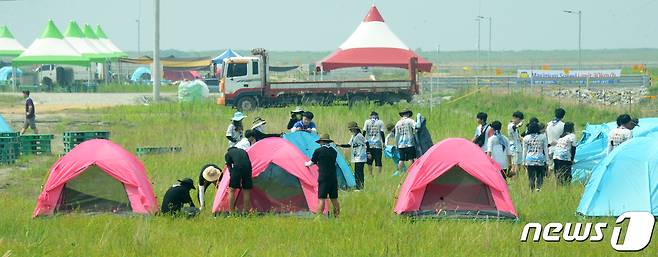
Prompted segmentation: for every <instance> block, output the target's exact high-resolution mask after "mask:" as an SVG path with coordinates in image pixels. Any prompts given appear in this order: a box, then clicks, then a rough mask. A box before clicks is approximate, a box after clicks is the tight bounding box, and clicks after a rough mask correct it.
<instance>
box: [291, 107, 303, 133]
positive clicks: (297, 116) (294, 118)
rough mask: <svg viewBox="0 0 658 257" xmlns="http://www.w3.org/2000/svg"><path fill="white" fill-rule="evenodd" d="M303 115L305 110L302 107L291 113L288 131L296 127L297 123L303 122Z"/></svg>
mask: <svg viewBox="0 0 658 257" xmlns="http://www.w3.org/2000/svg"><path fill="white" fill-rule="evenodd" d="M303 113H304V109H302V107H299V106H297V108H295V109H294V110H292V111H291V112H290V120H289V121H288V127H287V129H288V130H290V129H292V127H294V126H295V124H296V123H297V122H299V121H301V120H302V114H303Z"/></svg>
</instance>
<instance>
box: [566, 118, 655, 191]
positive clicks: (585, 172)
mask: <svg viewBox="0 0 658 257" xmlns="http://www.w3.org/2000/svg"><path fill="white" fill-rule="evenodd" d="M616 127H617V123H616V122H609V123H605V124H599V125H589V124H588V125H587V126H586V127H585V130H584V131H583V137H582V138H581V139H580V142H579V143H578V146H577V147H576V156H575V157H574V164H573V166H572V168H571V173H572V177H573V179H572V181H573V182H580V183H586V182H587V179H588V178H589V176H590V174H591V173H592V170H593V169H594V167H596V165H597V164H599V162H601V160H603V158H605V156H606V151H607V149H608V133H609V132H610V130H612V129H614V128H616ZM656 131H658V118H644V119H640V126H638V127H635V129H633V137H645V136H647V135H648V134H650V133H652V132H656Z"/></svg>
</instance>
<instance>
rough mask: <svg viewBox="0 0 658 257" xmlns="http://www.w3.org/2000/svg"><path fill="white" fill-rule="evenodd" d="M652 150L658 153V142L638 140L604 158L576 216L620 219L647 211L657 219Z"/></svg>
mask: <svg viewBox="0 0 658 257" xmlns="http://www.w3.org/2000/svg"><path fill="white" fill-rule="evenodd" d="M640 124H642V122H640ZM654 135H655V134H654ZM649 149H658V138H656V137H636V138H632V139H630V140H628V141H627V142H625V143H624V144H621V145H620V146H619V147H617V148H615V149H614V150H613V151H612V152H611V153H610V154H608V155H607V156H606V157H605V158H603V160H602V161H601V162H600V163H599V164H598V165H596V167H595V168H594V170H593V171H592V176H591V178H590V180H589V182H588V183H587V186H586V187H585V191H584V192H583V196H582V197H581V199H580V204H578V210H577V212H578V213H580V214H582V215H585V216H619V215H621V214H622V213H624V212H627V211H646V212H651V213H652V214H653V215H654V216H658V152H657V151H649Z"/></svg>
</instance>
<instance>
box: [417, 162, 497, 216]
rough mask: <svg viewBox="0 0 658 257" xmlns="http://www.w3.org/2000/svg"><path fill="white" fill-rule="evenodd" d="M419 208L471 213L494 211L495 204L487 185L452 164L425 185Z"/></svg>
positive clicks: (422, 209)
mask: <svg viewBox="0 0 658 257" xmlns="http://www.w3.org/2000/svg"><path fill="white" fill-rule="evenodd" d="M420 210H421V211H435V212H456V213H471V212H478V211H496V204H495V203H494V200H493V198H492V197H491V191H490V190H489V187H488V186H486V185H485V184H483V183H482V182H480V181H479V180H477V179H476V178H474V177H472V176H471V175H469V174H468V173H467V172H465V171H464V170H462V169H461V168H460V167H459V166H454V167H452V168H451V169H450V170H449V171H447V172H446V173H445V174H443V175H441V176H440V177H438V178H436V179H435V180H434V181H432V182H431V183H429V184H428V185H427V187H426V188H425V194H424V195H423V201H422V202H421V204H420Z"/></svg>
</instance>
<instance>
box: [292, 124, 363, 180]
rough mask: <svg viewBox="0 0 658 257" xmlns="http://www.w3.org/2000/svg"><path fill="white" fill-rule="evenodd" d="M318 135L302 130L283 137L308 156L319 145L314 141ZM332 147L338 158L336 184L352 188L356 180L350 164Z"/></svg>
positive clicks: (311, 154) (309, 156)
mask: <svg viewBox="0 0 658 257" xmlns="http://www.w3.org/2000/svg"><path fill="white" fill-rule="evenodd" d="M319 138H320V137H319V136H318V135H317V134H314V133H308V132H303V131H297V132H293V133H286V134H284V135H283V139H285V140H288V141H290V142H291V143H292V144H294V145H295V146H297V148H299V150H300V151H302V153H304V155H306V156H307V157H308V158H311V156H313V152H314V151H315V149H318V148H319V147H320V144H318V143H316V142H315V141H316V140H318V139H319ZM334 149H336V151H337V152H338V158H336V176H338V186H339V187H340V188H354V187H355V186H356V180H355V179H354V175H353V174H352V170H351V169H350V165H349V164H348V163H347V161H346V160H345V157H344V156H343V154H341V153H340V151H339V150H338V149H337V148H336V146H334Z"/></svg>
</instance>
